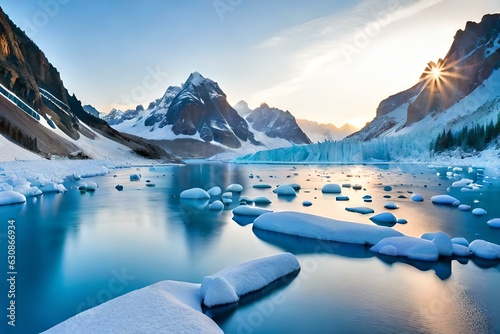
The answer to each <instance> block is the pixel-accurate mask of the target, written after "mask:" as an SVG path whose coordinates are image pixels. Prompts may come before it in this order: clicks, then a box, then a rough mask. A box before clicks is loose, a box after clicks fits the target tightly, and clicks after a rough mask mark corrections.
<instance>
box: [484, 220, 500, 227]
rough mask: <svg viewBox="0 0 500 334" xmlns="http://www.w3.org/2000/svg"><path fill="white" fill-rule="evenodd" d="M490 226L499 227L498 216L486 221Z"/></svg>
mask: <svg viewBox="0 0 500 334" xmlns="http://www.w3.org/2000/svg"><path fill="white" fill-rule="evenodd" d="M486 223H487V224H488V225H489V226H490V227H493V228H500V218H493V219H490V220H488V221H487V222H486Z"/></svg>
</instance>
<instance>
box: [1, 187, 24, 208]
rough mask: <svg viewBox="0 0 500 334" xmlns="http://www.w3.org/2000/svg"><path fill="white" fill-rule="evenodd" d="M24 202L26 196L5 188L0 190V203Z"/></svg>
mask: <svg viewBox="0 0 500 334" xmlns="http://www.w3.org/2000/svg"><path fill="white" fill-rule="evenodd" d="M24 202H26V196H24V195H23V194H21V193H18V192H17V191H13V190H5V191H1V192H0V205H10V204H19V203H24Z"/></svg>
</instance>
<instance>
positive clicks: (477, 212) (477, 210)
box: [472, 208, 488, 216]
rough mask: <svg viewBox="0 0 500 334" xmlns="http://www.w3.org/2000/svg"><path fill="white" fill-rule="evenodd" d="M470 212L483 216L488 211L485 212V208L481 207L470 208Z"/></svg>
mask: <svg viewBox="0 0 500 334" xmlns="http://www.w3.org/2000/svg"><path fill="white" fill-rule="evenodd" d="M472 214H473V215H474V216H484V215H486V214H488V212H486V210H485V209H483V208H475V209H474V210H472Z"/></svg>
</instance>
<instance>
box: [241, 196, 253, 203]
mask: <svg viewBox="0 0 500 334" xmlns="http://www.w3.org/2000/svg"><path fill="white" fill-rule="evenodd" d="M240 203H246V204H251V203H253V199H251V198H250V197H246V196H241V197H240Z"/></svg>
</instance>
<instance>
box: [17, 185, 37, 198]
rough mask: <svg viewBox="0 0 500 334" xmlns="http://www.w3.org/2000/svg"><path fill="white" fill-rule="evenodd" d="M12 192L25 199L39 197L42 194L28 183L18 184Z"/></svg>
mask: <svg viewBox="0 0 500 334" xmlns="http://www.w3.org/2000/svg"><path fill="white" fill-rule="evenodd" d="M13 190H14V191H16V192H18V193H20V194H23V195H24V196H26V197H33V196H40V195H41V194H42V191H41V190H40V189H38V187H32V186H30V184H29V183H28V182H26V183H23V184H18V185H17V186H15V187H14V189H13Z"/></svg>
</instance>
